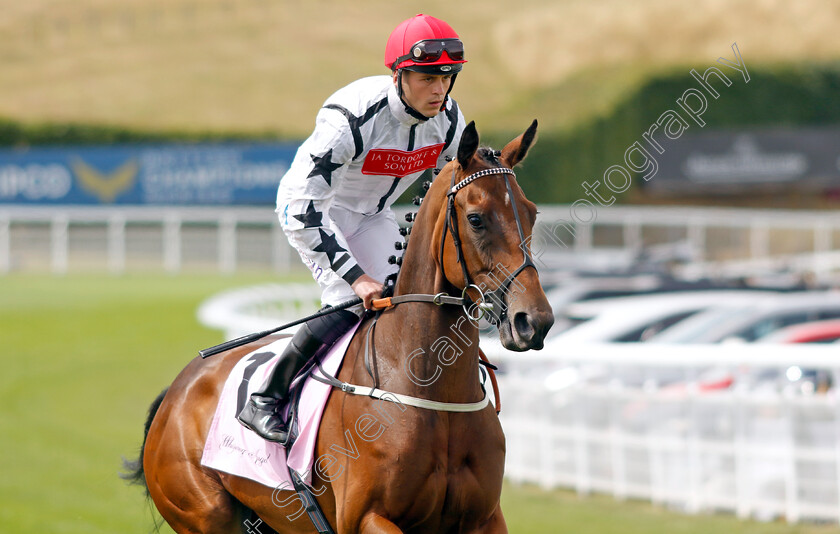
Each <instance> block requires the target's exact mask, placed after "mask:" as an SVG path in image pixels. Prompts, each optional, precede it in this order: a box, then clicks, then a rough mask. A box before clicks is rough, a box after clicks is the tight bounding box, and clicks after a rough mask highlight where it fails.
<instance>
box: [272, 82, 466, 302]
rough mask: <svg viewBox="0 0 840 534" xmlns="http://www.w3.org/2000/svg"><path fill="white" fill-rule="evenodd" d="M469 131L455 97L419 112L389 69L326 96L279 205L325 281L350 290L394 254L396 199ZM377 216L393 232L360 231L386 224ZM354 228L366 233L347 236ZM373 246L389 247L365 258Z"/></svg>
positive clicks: (290, 232)
mask: <svg viewBox="0 0 840 534" xmlns="http://www.w3.org/2000/svg"><path fill="white" fill-rule="evenodd" d="M463 130H464V117H463V115H462V113H461V111H460V110H459V109H458V105H457V103H456V102H455V101H454V100H453V99H452V98H448V99H447V105H446V109H445V110H444V111H442V112H440V113H438V114H437V115H436V116H435V117H433V118H431V119H427V120H425V121H424V120H420V119H418V118H415V117H413V116H412V115H411V114H409V113H408V112H407V111H406V109H405V105H404V104H403V102H402V101H401V100H400V98H399V96H398V95H397V91H396V87H395V86H394V83H393V80H392V78H391V77H390V76H371V77H368V78H362V79H360V80H357V81H355V82H353V83H351V84H349V85H347V86H345V87H343V88H342V89H339V90H338V91H336V92H335V93H334V94H333V95H332V96H330V97H329V98H328V99H327V100H326V102H325V103H324V105H323V107H322V108H321V110H320V111H319V112H318V115H317V117H316V119H315V130H314V131H313V132H312V134H311V135H310V136H309V138H308V139H307V140H306V141H304V142H303V144H302V145H301V146H300V148H298V151H297V154H296V155H295V158H294V161H293V162H292V165H291V167H290V168H289V170H288V172H286V174H285V175H284V176H283V178H282V179H281V180H280V186H279V188H278V190H277V210H276V211H277V214H278V217H279V218H280V223H281V226H282V228H283V231H284V232H285V233H286V235H287V237H288V239H289V242H290V243H291V244H292V246H294V247H295V248H296V249H297V250H298V252H299V253H300V255H301V257H302V259H303V260H304V262H305V263H306V264H307V265H308V266H309V268H310V269H311V270H312V272H313V275H314V276H315V278H316V280H318V282H319V284H321V286H322V287H324V288H326V286H328V285H330V284H333V285H334V282H335V281H341V280H343V282H345V283H346V284H347V288H346V289H349V284H352V283H353V282H354V281H355V280H356V279H358V278H359V277H360V276H361V275H362V274H365V272H367V271H368V270H370V269H371V268H373V270H374V271H382V268H381V266H380V265H379V264H380V263H382V262H385V261H386V258H387V257H388V256H389V255H391V254H394V243H393V241H394V239H392V236H393V235H394V234H395V233H396V230H397V224H396V220H395V219H394V217H393V212H392V211H391V209H390V207H391V204H393V203H394V201H396V199H397V198H398V197H399V196H400V195H401V194H402V193H403V192H404V191H405V190H406V189H408V187H409V186H410V185H411V184H412V183H414V181H415V180H416V179H417V178H418V177H419V176H420V175H421V174H422V173H423V171H425V170H426V169H431V168H440V167H442V166H443V165H444V163H445V158H446V156H449V157H453V158H454V157H455V155H456V153H457V150H458V142H459V140H460V138H461V133H462V132H463ZM374 221H384V223H383V224H386V225H387V226H393V230H394V232H390V231H388V232H387V234H389V235H388V236H385V235H382V236H378V235H375V234H376V232H370V231H365V232H361V233H363V234H365V235H364V238H363V239H361V233H360V232H359V230H360V229H361V228H364V227H366V226H367V227H368V228H372V227H375V226H378V225H379V224H380V223H378V222H377V223H376V224H373V223H374ZM355 235H359V237H360V239H353V240H348V239H347V238H348V237H350V236H355ZM396 235H397V236H398V237H399V234H396ZM388 239H390V241H387V240H388ZM380 240H383V241H380ZM349 241H353V242H354V243H353V244H354V245H355V248H356V249H357V250H356V251H354V250H352V249H353V248H354V247H353V246H350V245H348V242H349ZM360 247H361V248H364V249H366V250H364V251H363V250H361V249H360ZM371 248H378V249H380V250H381V251H382V252H381V253H377V254H374V256H375V257H376V259H375V260H370V261H361V262H360V261H359V258H357V256H359V255H360V254H361V255H366V256H370V255H371V254H370V251H369V249H371ZM360 263H362V265H360ZM365 263H367V264H368V265H364V264H365ZM369 274H371V276H373V275H374V273H369ZM322 277H326V279H324V280H322ZM374 278H376V277H375V276H374ZM339 279H340V280H339ZM379 281H380V282H382V281H383V280H381V279H379ZM343 293H344V294H347V295H348V296H352V292H351V293H349V294H348V293H347V291H344V292H343ZM325 300H326V299H325Z"/></svg>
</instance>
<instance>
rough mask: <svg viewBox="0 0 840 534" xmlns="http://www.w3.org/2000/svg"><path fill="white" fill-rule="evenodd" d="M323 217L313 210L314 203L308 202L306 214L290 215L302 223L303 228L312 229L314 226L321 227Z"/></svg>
mask: <svg viewBox="0 0 840 534" xmlns="http://www.w3.org/2000/svg"><path fill="white" fill-rule="evenodd" d="M323 215H324V214H323V213H321V212H320V211H318V210H316V209H315V203H314V202H313V201H311V200H310V201H309V205H308V206H306V213H303V214H301V215H292V217H294V218H295V219H297V220H299V221H300V222H302V223H303V227H304V228H314V227H316V226H322V225H321V216H323Z"/></svg>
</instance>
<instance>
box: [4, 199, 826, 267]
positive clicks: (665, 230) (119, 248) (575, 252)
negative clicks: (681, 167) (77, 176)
mask: <svg viewBox="0 0 840 534" xmlns="http://www.w3.org/2000/svg"><path fill="white" fill-rule="evenodd" d="M396 211H397V215H398V220H403V215H404V214H405V212H407V211H409V208H408V207H398V208H397V209H396ZM540 212H541V214H540V217H539V221H540V222H539V224H540V226H539V227H538V228H537V229H536V230H535V239H534V242H533V246H534V247H535V249H537V252H539V253H540V258H539V259H540V261H542V262H543V263H546V264H548V266H550V267H553V266H563V267H565V268H573V267H574V266H576V265H580V264H581V262H586V264H587V265H593V264H597V263H598V262H599V261H600V262H601V263H602V264H605V265H611V266H614V265H616V257H617V255H620V256H622V257H624V258H626V262H627V263H628V264H629V263H632V262H634V261H637V259H638V257H639V255H640V254H646V255H647V256H648V257H650V256H652V255H653V256H655V255H656V254H658V253H659V254H661V251H662V249H663V248H664V249H666V251H667V250H668V249H669V248H670V249H674V247H676V246H679V247H682V250H683V254H684V255H685V256H687V258H685V259H686V260H687V261H691V262H692V263H691V264H690V265H689V266H687V267H685V269H687V270H686V271H685V272H686V274H688V275H691V276H704V275H708V274H720V273H723V272H724V270H725V269H727V268H728V269H729V271H727V274H739V273H740V274H755V272H756V271H758V270H765V271H767V270H770V271H776V270H779V269H800V270H805V271H808V272H810V273H812V274H813V275H814V276H816V277H825V276H829V275H832V273H834V274H836V273H837V271H838V268H840V258H838V253H837V251H840V215H838V214H835V213H832V212H804V211H803V212H796V211H777V210H740V209H710V208H687V207H680V208H673V207H644V206H611V207H602V208H599V209H598V210H597V211H591V212H589V215H587V216H591V217H594V220H592V221H588V219H587V221H588V222H585V223H581V222H575V217H577V219H578V221H580V220H581V219H582V217H584V215H585V214H581V213H577V212H573V211H572V209H571V208H570V207H569V206H562V205H551V206H540ZM573 213H574V215H575V216H573ZM566 222H568V223H569V224H566ZM384 246H390V243H386V244H385V245H384ZM668 253H669V252H666V256H667V254H668ZM666 260H667V258H666ZM733 260H738V261H739V262H740V263H738V264H737V265H735V266H734V267H733V266H732V265H733V264H732V263H731V262H732V261H733ZM727 266H730V267H727ZM249 268H255V269H271V270H275V271H283V270H286V269H289V268H302V267H301V262H300V260H299V258H298V257H297V253H296V252H295V251H294V250H292V249H291V248H290V247H289V245H288V243H287V241H286V239H285V237H284V236H283V234H282V231H281V230H280V228H279V225H278V223H277V218H276V217H275V214H274V212H273V210H272V208H271V206H265V207H250V208H226V207H212V208H198V207H171V208H162V207H139V206H129V207H116V206H114V207H101V206H95V207H81V206H69V207H68V206H52V207H24V206H14V205H0V274H4V273H8V272H11V271H36V270H44V271H50V272H53V273H56V274H63V273H66V272H68V271H83V270H84V271H91V270H93V271H97V270H98V271H108V272H112V273H116V274H119V273H123V272H126V271H136V270H164V271H166V272H170V273H178V272H181V271H192V270H196V269H205V270H212V271H215V272H221V273H232V272H236V271H239V270H243V269H246V270H247V269H249Z"/></svg>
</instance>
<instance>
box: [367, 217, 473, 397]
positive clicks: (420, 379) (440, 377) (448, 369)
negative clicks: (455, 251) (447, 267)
mask: <svg viewBox="0 0 840 534" xmlns="http://www.w3.org/2000/svg"><path fill="white" fill-rule="evenodd" d="M418 230H420V229H418V228H415V230H413V231H412V237H411V239H412V240H413V241H415V242H414V243H412V245H413V246H412V247H409V248H408V250H407V251H406V254H405V257H404V258H403V267H402V272H401V273H400V276H399V279H398V281H397V286H396V287H395V291H394V294H395V295H407V294H417V293H421V294H438V293H440V292H442V291H445V292H447V293H450V292H452V291H453V290H452V288H451V286H449V284H448V283H447V282H446V281H445V279H444V277H443V276H442V275H441V273H440V272H439V269H438V266H437V265H435V263H434V262H433V261H430V255H429V243H430V240H431V231H430V230H427V231H426V232H423V231H422V230H420V231H419V232H418ZM458 296H460V295H458ZM388 317H389V319H390V323H391V325H392V328H393V329H392V332H393V333H392V336H394V337H393V338H392V339H393V340H394V347H395V348H397V352H396V357H397V359H398V361H397V362H396V363H398V367H399V373H398V374H400V375H402V376H400V377H399V379H398V380H402V379H405V383H404V385H405V386H407V387H409V388H411V389H412V390H413V391H414V392H415V393H416V394H418V395H421V396H423V397H425V398H431V399H434V400H438V401H442V402H471V401H475V400H478V399H477V398H475V396H476V395H477V394H479V393H480V390H479V388H478V383H479V382H478V380H479V376H478V375H479V370H478V328H477V327H476V326H475V325H474V324H473V323H471V322H470V320H469V319H467V316H466V313H465V311H464V310H463V309H462V308H461V307H459V306H453V305H443V306H436V305H434V304H431V303H410V304H401V305H399V306H397V307H396V308H394V310H393V313H391V314H388ZM384 318H385V317H384V316H383V319H384ZM419 351H422V352H419ZM418 354H419V355H418ZM413 355H417V356H415V357H414V358H412V356H413ZM409 360H410V364H411V365H410V367H407V363H408V361H409ZM412 384H413V385H412Z"/></svg>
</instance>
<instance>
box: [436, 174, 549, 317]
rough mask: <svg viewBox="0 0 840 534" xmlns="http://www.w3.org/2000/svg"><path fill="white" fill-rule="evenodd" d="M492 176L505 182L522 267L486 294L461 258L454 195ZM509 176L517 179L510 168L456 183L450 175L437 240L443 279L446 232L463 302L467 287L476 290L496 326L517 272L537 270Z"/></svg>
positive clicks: (462, 256) (453, 176)
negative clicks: (458, 271) (458, 269)
mask: <svg viewBox="0 0 840 534" xmlns="http://www.w3.org/2000/svg"><path fill="white" fill-rule="evenodd" d="M494 174H501V175H502V176H503V177H504V179H505V187H507V193H508V198H510V203H511V206H512V207H513V217H514V219H515V220H516V229H517V231H518V232H519V241H520V245H519V248H521V249H522V254H523V257H524V259H523V260H522V265H520V266H519V268H518V269H516V270H515V271H513V272H512V273H510V275H508V276H507V277H506V278H505V279H504V281H503V282H502V283H501V284H500V285H499V287H497V288H496V289H494V290H492V291H489V292H487V293H486V294H485V293H483V292H482V291H481V288H479V287H478V286H477V285H475V284H474V283H473V282H472V279H471V278H470V273H469V271H468V270H467V262H466V260H465V258H464V251H463V250H462V248H461V238H460V237H459V234H458V216H457V215H458V214H457V213H456V212H455V195H456V194H457V193H458V191H460V190H461V189H463V188H465V187H466V186H468V185H469V184H471V183H472V182H474V181H476V180H478V179H479V178H481V177H483V176H491V175H494ZM508 175H510V176H513V177H516V174H515V173H514V172H513V169H509V168H507V167H493V168H490V169H484V170H481V171H478V172H475V173H473V174H471V175H469V176H467V177H466V178H464V179H463V180H461V181H460V182H458V183H457V184H456V183H455V173H454V172H453V173H452V184H451V187H450V188H449V192H448V193H447V194H446V196H447V197H449V201H448V204H447V207H446V223H445V227H444V229H443V237H442V238H441V240H440V270H441V273H443V274H444V278H445V277H446V271H445V270H444V265H443V247H444V244H445V243H446V231H447V229H448V230H449V231H450V233H451V234H452V241H453V243H454V244H455V251H456V253H457V258H458V263H459V264H461V270H462V271H463V273H464V283H465V284H466V286H465V287H464V289H463V290H462V295H463V297H464V300H466V299H467V297H468V295H467V290H469V289H470V288H475V289H476V290H478V292H479V294H480V295H481V298H482V300H483V301H484V302H482V303H480V304H479V307H480V308H481V309H482V310H484V311H488V312H489V314H490V317H489V320H490V322H491V323H493V324H494V325H496V326H498V325H499V324H500V323H501V322H502V321H503V320H504V319H505V317H506V316H507V308H506V307H505V305H504V302H505V301H504V298H505V294H506V293H507V292H508V289H509V288H510V284H511V283H513V280H514V279H515V278H516V276H517V275H518V274H519V273H521V272H522V271H523V270H524V269H525V268H526V267H533V268H534V270H535V271H536V270H537V266H536V265H534V262H533V260H532V259H531V254H530V251H529V250H528V247H527V246H526V244H525V232H524V231H523V230H522V221H521V219H520V218H519V208H518V207H517V205H516V198H515V196H514V194H513V188H512V187H511V185H510V179H509V178H508ZM488 301H489V302H488ZM497 307H498V310H499V311H498V312H497V311H496V308H497ZM465 308H466V306H465ZM482 315H483V312H482ZM478 318H481V316H479V317H477V318H475V319H478Z"/></svg>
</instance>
